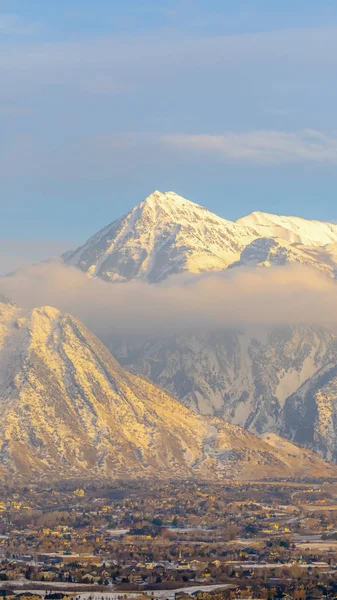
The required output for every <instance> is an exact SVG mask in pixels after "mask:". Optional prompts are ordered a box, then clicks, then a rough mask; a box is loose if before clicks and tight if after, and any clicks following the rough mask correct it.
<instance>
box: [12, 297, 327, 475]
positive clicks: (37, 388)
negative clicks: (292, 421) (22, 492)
mask: <svg viewBox="0 0 337 600" xmlns="http://www.w3.org/2000/svg"><path fill="white" fill-rule="evenodd" d="M0 365H1V373H0V375H1V378H0V382H1V385H0V465H1V469H2V473H3V474H4V475H5V474H7V475H8V476H10V475H14V474H15V475H22V476H26V477H32V476H35V477H54V478H56V477H72V476H81V477H83V476H85V477H87V476H88V477H90V476H92V475H94V474H96V475H104V476H108V477H139V476H142V477H144V476H147V477H162V478H165V477H186V476H188V477H199V478H205V479H223V478H248V479H249V478H255V477H268V476H270V477H272V476H273V477H275V476H279V477H288V476H294V477H299V476H306V475H307V476H313V477H314V476H329V475H334V474H335V473H337V471H336V467H335V466H333V465H329V464H327V463H324V462H322V461H321V460H320V459H319V458H318V457H317V456H315V455H314V454H312V453H311V452H309V451H305V450H302V449H300V448H297V447H295V446H293V445H292V444H290V445H289V447H286V448H285V449H284V448H283V446H282V444H278V445H279V446H280V447H276V446H277V444H275V440H274V439H273V440H272V443H269V442H268V441H264V440H261V439H260V438H258V437H256V436H254V435H253V434H251V433H249V432H247V431H245V430H243V429H241V428H239V427H236V426H235V425H230V424H228V423H226V422H225V421H223V420H222V419H219V418H207V417H202V416H200V415H197V414H195V413H193V412H191V411H189V410H188V409H186V408H185V407H183V406H181V404H179V402H177V401H175V400H173V399H172V398H171V397H170V396H168V395H167V394H166V393H164V392H163V391H161V390H160V389H159V388H157V387H155V386H154V385H152V384H150V383H148V382H146V381H144V380H143V379H141V378H139V377H136V376H134V375H131V374H128V373H127V372H125V371H124V370H123V369H122V368H121V367H120V366H119V365H118V363H117V362H116V361H115V359H114V358H113V357H112V355H111V354H110V352H109V351H108V350H107V349H106V348H105V347H104V346H103V345H102V343H101V342H99V341H98V340H97V338H96V337H95V336H93V335H92V334H90V333H89V332H88V331H87V330H86V328H85V327H84V326H83V325H82V324H81V323H80V322H79V321H78V320H76V319H74V318H73V317H71V316H69V315H65V314H62V313H60V312H59V311H57V310H56V309H53V308H50V307H42V308H37V309H34V310H33V311H31V312H25V311H22V310H21V309H19V308H17V307H16V306H14V305H13V304H10V303H1V304H0Z"/></svg>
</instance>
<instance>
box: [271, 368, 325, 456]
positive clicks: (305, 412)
mask: <svg viewBox="0 0 337 600" xmlns="http://www.w3.org/2000/svg"><path fill="white" fill-rule="evenodd" d="M279 432H280V434H281V435H283V434H284V435H286V436H287V438H289V439H291V440H294V441H296V442H297V443H299V444H303V445H305V446H306V447H308V448H314V449H315V451H316V452H318V453H319V454H320V455H321V456H325V457H326V458H327V459H328V460H334V461H337V361H332V362H331V363H329V364H327V365H325V366H324V367H322V368H321V369H320V370H319V371H318V372H317V373H316V374H315V375H314V376H313V377H311V378H310V379H309V380H308V381H306V382H305V383H304V384H303V385H302V386H301V387H300V388H299V389H298V390H297V391H296V392H295V393H294V394H292V395H291V396H290V397H289V398H287V401H286V403H285V405H284V410H283V413H282V420H281V423H280V427H279Z"/></svg>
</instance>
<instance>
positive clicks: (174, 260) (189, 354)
mask: <svg viewBox="0 0 337 600" xmlns="http://www.w3.org/2000/svg"><path fill="white" fill-rule="evenodd" d="M63 259H64V260H65V262H66V263H69V264H71V265H73V266H76V267H77V268H79V269H81V270H82V271H84V272H85V273H87V275H88V277H90V278H95V277H98V278H102V279H103V280H105V281H109V282H123V281H135V280H141V281H147V282H149V283H151V284H158V283H160V282H163V281H165V282H166V285H169V282H170V276H172V275H177V274H182V273H209V272H219V271H223V270H226V269H229V268H237V269H240V267H241V268H245V269H247V268H249V269H255V268H268V267H271V266H274V265H275V266H278V267H282V266H285V265H287V264H297V265H304V266H307V267H311V268H314V269H318V270H319V271H320V272H321V273H323V274H325V275H326V276H327V277H328V278H330V279H335V278H336V277H337V225H335V224H332V223H322V222H319V221H308V220H306V219H301V218H299V217H282V216H277V215H271V214H266V213H262V212H254V213H252V214H250V215H248V216H246V217H243V218H241V219H239V220H238V221H236V222H231V221H228V220H226V219H223V218H220V217H218V216H217V215H215V214H213V213H211V212H210V211H209V210H207V209H205V208H203V207H201V206H199V205H197V204H195V203H193V202H191V201H189V200H186V199H184V198H182V197H180V196H178V195H177V194H175V193H174V192H167V193H161V192H158V191H155V192H154V193H153V194H151V195H150V196H149V197H148V198H146V199H145V200H144V201H143V202H142V203H141V204H139V205H138V206H136V207H135V208H134V209H133V210H132V211H130V212H129V213H128V214H127V215H126V216H124V217H122V218H120V219H118V220H117V221H115V222H114V223H112V224H111V225H108V226H107V227H105V228H104V229H103V230H102V231H100V232H99V233H97V234H96V235H94V236H93V237H92V238H91V239H89V240H88V242H86V243H85V244H84V245H83V246H82V247H81V248H79V249H77V250H75V251H73V252H69V253H67V254H66V255H64V257H63ZM104 342H105V344H106V345H107V346H108V347H109V348H110V349H111V351H112V352H113V354H114V355H115V356H116V357H117V359H118V360H119V361H120V362H121V364H122V365H123V366H124V367H125V368H127V369H128V370H129V371H131V372H133V373H136V374H140V375H142V376H145V377H146V378H147V379H149V380H151V381H153V382H154V383H155V384H157V385H159V386H161V387H162V388H163V389H165V390H167V391H168V392H169V393H170V394H171V395H173V396H174V397H175V398H177V399H178V400H179V401H180V402H181V403H182V404H183V405H185V406H186V407H188V408H190V409H192V410H193V411H194V412H197V413H199V414H203V415H213V416H221V417H224V418H225V419H227V420H228V421H229V422H231V423H234V424H236V425H240V426H243V427H245V428H247V429H249V430H250V431H253V432H255V433H258V434H264V433H266V432H274V433H275V434H280V435H282V436H284V437H287V438H288V439H290V440H294V441H296V442H298V443H300V444H303V445H305V446H306V447H308V448H311V449H313V450H315V451H317V452H319V453H320V454H321V456H323V457H325V458H328V459H330V460H337V407H336V386H337V383H336V367H337V338H336V335H335V332H333V331H328V330H326V329H324V328H322V327H317V326H303V325H300V324H299V325H298V326H295V327H294V326H291V327H277V328H270V327H269V328H268V329H267V328H261V327H260V328H259V329H256V328H255V330H252V329H251V328H240V329H229V328H227V329H223V330H221V329H220V330H219V329H217V330H216V331H205V330H204V328H203V327H202V323H201V324H200V330H199V329H198V328H196V330H195V331H193V332H192V333H191V332H189V333H188V334H183V333H181V334H179V335H177V334H172V335H167V336H164V337H163V336H161V337H157V338H153V336H151V337H150V336H148V337H146V336H144V337H142V338H140V337H139V336H137V337H134V336H130V335H129V336H124V337H122V338H120V337H119V338H116V337H114V336H110V337H109V336H107V337H104Z"/></svg>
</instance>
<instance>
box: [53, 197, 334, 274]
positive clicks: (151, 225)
mask: <svg viewBox="0 0 337 600" xmlns="http://www.w3.org/2000/svg"><path fill="white" fill-rule="evenodd" d="M256 254H258V255H259V256H260V260H256V257H255V255H256ZM63 259H64V260H65V262H68V263H70V264H71V265H74V266H76V267H78V268H80V269H81V270H82V271H84V272H86V273H87V274H88V276H89V277H101V278H102V279H105V280H106V281H112V282H114V281H128V280H132V279H143V280H146V281H149V282H150V283H155V282H158V281H161V280H163V279H165V278H167V277H169V276H170V275H173V274H177V273H181V272H184V271H188V272H191V273H202V272H207V271H218V270H221V269H226V268H228V267H229V266H241V265H247V264H249V265H254V266H261V265H263V266H270V265H271V264H286V263H289V262H296V263H303V264H306V265H309V266H312V267H315V268H318V269H320V270H322V271H325V272H326V273H327V274H328V275H329V276H331V277H334V276H335V275H336V273H337V225H333V224H331V223H321V222H319V221H307V220H305V219H301V218H299V217H279V216H277V215H269V214H266V213H261V212H255V213H252V214H251V215H248V216H246V217H243V218H242V219H239V220H238V221H236V222H235V223H234V222H232V221H228V220H226V219H223V218H220V217H218V216H217V215H215V214H213V213H212V212H210V211H209V210H207V209H206V208H203V207H201V206H199V205H198V204H195V203H194V202H191V201H189V200H186V199H185V198H182V197H181V196H178V195H177V194H175V193H174V192H166V193H162V192H159V191H155V192H154V193H153V194H151V195H150V196H149V197H148V198H146V199H145V200H144V201H143V202H142V203H141V204H139V205H138V206H136V207H135V208H134V209H133V210H131V211H130V212H129V213H128V214H127V215H125V216H124V217H121V218H120V219H118V220H117V221H114V222H113V223H112V224H110V225H108V226H107V227H105V228H104V229H102V231H100V232H98V233H97V234H96V235H94V236H93V237H92V238H91V239H90V240H88V241H87V242H86V243H85V244H84V245H83V246H82V247H81V248H78V249H77V250H75V251H74V252H67V253H66V254H64V255H63Z"/></svg>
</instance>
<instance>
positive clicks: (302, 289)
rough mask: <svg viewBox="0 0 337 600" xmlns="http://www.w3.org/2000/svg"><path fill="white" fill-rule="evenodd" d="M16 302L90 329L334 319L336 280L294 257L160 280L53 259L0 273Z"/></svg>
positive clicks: (151, 330) (142, 330) (160, 330)
mask: <svg viewBox="0 0 337 600" xmlns="http://www.w3.org/2000/svg"><path fill="white" fill-rule="evenodd" d="M0 292H1V293H3V294H4V295H6V296H7V297H8V298H11V299H13V300H14V301H15V302H17V304H19V305H20V306H22V307H24V308H33V307H34V306H42V305H46V304H47V305H52V306H55V307H57V308H59V309H60V310H62V311H65V312H68V313H71V314H73V315H74V316H76V317H78V318H80V319H81V320H82V321H83V322H84V323H85V324H86V325H87V326H88V327H89V329H91V330H92V331H93V332H95V333H97V334H98V335H108V334H112V333H118V334H123V335H124V334H132V335H134V334H146V335H150V334H151V335H161V334H167V333H174V332H175V331H177V332H180V333H181V332H182V331H184V330H192V331H194V330H195V329H202V328H207V329H213V328H218V327H227V326H231V327H236V326H244V325H257V326H260V325H290V324H294V325H296V324H300V323H301V324H317V325H325V326H328V327H336V326H337V312H336V305H337V286H336V282H334V281H332V280H330V279H328V278H327V277H326V276H325V275H323V274H322V273H319V272H318V271H315V270H312V269H309V268H307V267H304V266H302V265H291V266H287V267H275V268H274V267H273V268H270V269H252V270H249V269H248V270H245V269H230V270H228V271H224V272H222V273H218V274H216V273H215V274H214V273H213V274H212V273H210V274H205V275H195V276H193V275H188V276H186V275H182V276H176V277H173V278H172V279H170V280H168V281H166V282H165V283H164V284H163V285H156V286H153V285H150V284H147V283H143V282H140V281H138V282H137V281H133V282H130V283H120V284H116V285H113V284H111V283H107V282H105V281H102V280H100V279H89V278H88V277H87V275H86V274H85V273H82V272H81V271H79V270H77V269H75V268H74V267H69V266H66V265H64V264H61V263H57V262H56V263H55V262H54V263H53V262H50V263H42V264H39V265H37V266H35V267H31V268H30V269H26V270H23V271H21V272H18V273H16V274H15V275H14V276H8V277H4V278H2V279H1V280H0Z"/></svg>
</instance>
